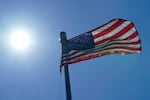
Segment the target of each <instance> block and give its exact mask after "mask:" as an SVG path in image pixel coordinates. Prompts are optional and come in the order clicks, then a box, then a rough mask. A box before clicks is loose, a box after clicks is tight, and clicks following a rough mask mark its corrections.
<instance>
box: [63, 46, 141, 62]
mask: <svg viewBox="0 0 150 100" xmlns="http://www.w3.org/2000/svg"><path fill="white" fill-rule="evenodd" d="M117 46H121V47H132V48H140V47H141V45H140V44H113V45H109V46H106V47H104V48H100V47H98V48H94V49H95V50H94V49H93V50H91V51H90V50H89V51H86V52H88V53H92V52H100V51H107V50H104V49H109V48H112V47H116V49H120V48H117ZM86 52H80V51H79V52H78V53H76V54H74V55H70V56H68V57H63V60H65V59H71V58H73V57H76V56H79V55H81V54H84V53H86ZM86 55H88V54H86Z"/></svg>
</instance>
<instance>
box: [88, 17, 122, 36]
mask: <svg viewBox="0 0 150 100" xmlns="http://www.w3.org/2000/svg"><path fill="white" fill-rule="evenodd" d="M115 20H122V19H112V20H111V21H109V22H108V23H106V24H103V25H101V26H99V27H97V28H95V29H92V30H90V31H88V33H91V32H93V31H95V30H97V29H99V28H101V27H103V26H105V25H107V24H109V23H111V22H113V21H115Z"/></svg>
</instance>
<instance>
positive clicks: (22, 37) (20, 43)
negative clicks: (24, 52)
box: [10, 30, 30, 49]
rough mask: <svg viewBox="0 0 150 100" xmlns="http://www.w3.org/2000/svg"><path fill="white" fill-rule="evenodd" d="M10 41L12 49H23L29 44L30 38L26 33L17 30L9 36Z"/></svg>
mask: <svg viewBox="0 0 150 100" xmlns="http://www.w3.org/2000/svg"><path fill="white" fill-rule="evenodd" d="M10 41H11V44H12V46H13V47H14V48H16V49H25V48H27V47H28V45H29V43H30V38H29V35H28V33H27V32H25V31H21V30H19V31H16V32H14V33H13V34H12V35H11V38H10Z"/></svg>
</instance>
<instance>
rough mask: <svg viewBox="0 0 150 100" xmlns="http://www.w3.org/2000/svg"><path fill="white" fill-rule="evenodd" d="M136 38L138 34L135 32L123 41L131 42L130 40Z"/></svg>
mask: <svg viewBox="0 0 150 100" xmlns="http://www.w3.org/2000/svg"><path fill="white" fill-rule="evenodd" d="M137 36H138V33H137V31H135V32H134V33H133V34H132V35H130V36H128V37H127V38H125V40H131V39H133V38H135V37H137Z"/></svg>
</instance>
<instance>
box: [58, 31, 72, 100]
mask: <svg viewBox="0 0 150 100" xmlns="http://www.w3.org/2000/svg"><path fill="white" fill-rule="evenodd" d="M60 38H61V43H62V52H64V51H65V52H67V50H66V49H67V47H66V46H67V37H66V33H65V32H61V33H60ZM64 72H65V84H66V100H72V96H71V86H70V78H69V69H68V65H65V66H64Z"/></svg>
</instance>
